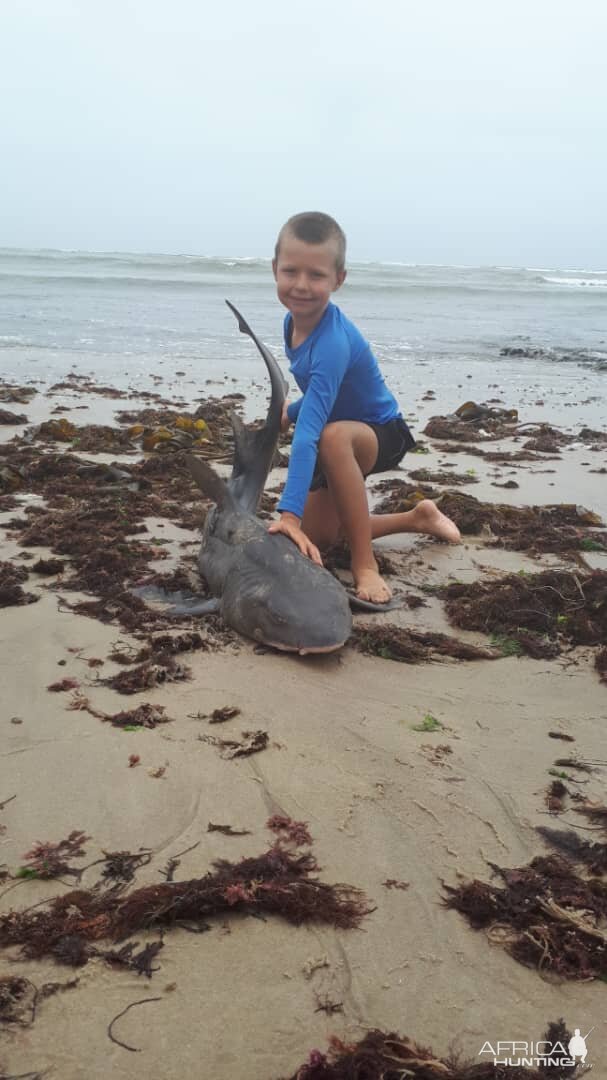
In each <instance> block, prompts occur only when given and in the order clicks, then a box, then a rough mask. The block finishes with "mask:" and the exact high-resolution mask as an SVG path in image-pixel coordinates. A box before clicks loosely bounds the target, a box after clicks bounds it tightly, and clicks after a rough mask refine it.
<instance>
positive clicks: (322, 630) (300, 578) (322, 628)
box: [222, 526, 352, 655]
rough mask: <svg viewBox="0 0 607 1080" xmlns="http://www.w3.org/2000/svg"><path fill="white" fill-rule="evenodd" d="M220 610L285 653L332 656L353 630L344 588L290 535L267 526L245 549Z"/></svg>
mask: <svg viewBox="0 0 607 1080" xmlns="http://www.w3.org/2000/svg"><path fill="white" fill-rule="evenodd" d="M222 606H223V607H224V608H225V609H226V610H227V609H229V613H230V622H231V625H232V626H234V627H235V628H236V629H240V631H241V632H242V633H244V634H246V635H247V637H251V638H253V639H254V640H256V641H259V642H261V643H263V644H265V645H271V646H272V647H273V648H275V649H282V650H284V651H286V652H297V653H300V654H302V655H304V654H306V653H322V652H333V651H334V650H335V649H340V648H341V647H342V645H344V644H345V643H346V641H347V640H348V638H349V637H350V634H351V632H352V614H351V611H350V606H349V603H348V596H347V593H346V591H345V589H344V588H343V586H342V585H341V584H340V583H339V582H338V581H337V580H336V579H335V578H334V577H333V575H332V574H330V573H329V572H328V570H324V569H323V568H322V567H320V566H317V565H316V563H313V562H312V561H311V560H310V559H307V558H306V557H305V556H303V555H301V554H300V552H299V551H298V549H297V548H296V546H295V545H294V544H293V543H292V542H291V541H290V540H289V539H287V537H286V536H282V535H280V534H274V535H272V534H270V533H268V532H267V531H266V529H265V527H263V526H262V527H261V528H260V529H259V532H258V534H257V536H256V537H255V539H253V538H252V539H251V540H250V541H249V543H248V544H247V545H246V547H244V546H243V548H242V556H241V558H240V560H239V568H238V574H235V575H233V576H231V577H229V578H228V580H227V581H226V584H225V588H224V594H223V599H222Z"/></svg>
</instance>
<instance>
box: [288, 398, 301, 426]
mask: <svg viewBox="0 0 607 1080" xmlns="http://www.w3.org/2000/svg"><path fill="white" fill-rule="evenodd" d="M302 405H303V398H302V397H300V398H298V399H297V401H290V402H289V403H288V405H287V416H288V418H289V423H291V424H296V423H297V417H298V416H299V412H300V409H301V406H302Z"/></svg>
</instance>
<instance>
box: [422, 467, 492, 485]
mask: <svg viewBox="0 0 607 1080" xmlns="http://www.w3.org/2000/svg"><path fill="white" fill-rule="evenodd" d="M409 476H410V478H411V479H412V480H415V481H417V482H421V483H424V484H441V485H443V486H444V485H445V484H447V485H450V484H455V485H456V486H459V485H460V484H461V485H463V484H478V476H475V475H474V472H473V471H472V472H465V473H458V472H451V471H447V470H446V469H444V470H440V469H434V470H433V469H414V470H413V471H412V472H410V473H409Z"/></svg>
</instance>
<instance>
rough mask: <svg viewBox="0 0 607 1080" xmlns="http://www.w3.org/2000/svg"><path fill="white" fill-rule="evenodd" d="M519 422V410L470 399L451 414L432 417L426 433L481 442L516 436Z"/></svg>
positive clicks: (432, 436)
mask: <svg viewBox="0 0 607 1080" xmlns="http://www.w3.org/2000/svg"><path fill="white" fill-rule="evenodd" d="M517 424H518V413H517V411H516V409H494V408H491V407H490V406H488V405H477V404H476V402H474V401H466V402H465V403H464V404H463V405H460V406H459V408H458V409H456V410H455V412H454V413H452V414H451V415H449V416H432V417H431V418H430V420H429V421H428V423H427V424H426V426H425V428H424V435H428V436H429V437H430V438H431V439H455V440H456V441H462V442H466V441H472V442H481V441H485V440H488V439H499V438H502V437H503V436H508V435H513V434H514V433H515V431H516V426H517Z"/></svg>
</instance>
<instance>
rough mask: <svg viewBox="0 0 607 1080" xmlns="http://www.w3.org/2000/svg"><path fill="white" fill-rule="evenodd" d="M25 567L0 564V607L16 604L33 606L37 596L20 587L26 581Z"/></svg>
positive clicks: (37, 598)
mask: <svg viewBox="0 0 607 1080" xmlns="http://www.w3.org/2000/svg"><path fill="white" fill-rule="evenodd" d="M27 578H28V573H27V570H26V569H25V567H23V566H15V565H14V564H13V563H11V562H0V607H14V606H16V605H18V604H35V603H36V600H39V599H40V597H39V596H35V595H34V593H28V592H25V591H24V590H23V588H22V587H21V582H22V581H27Z"/></svg>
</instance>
